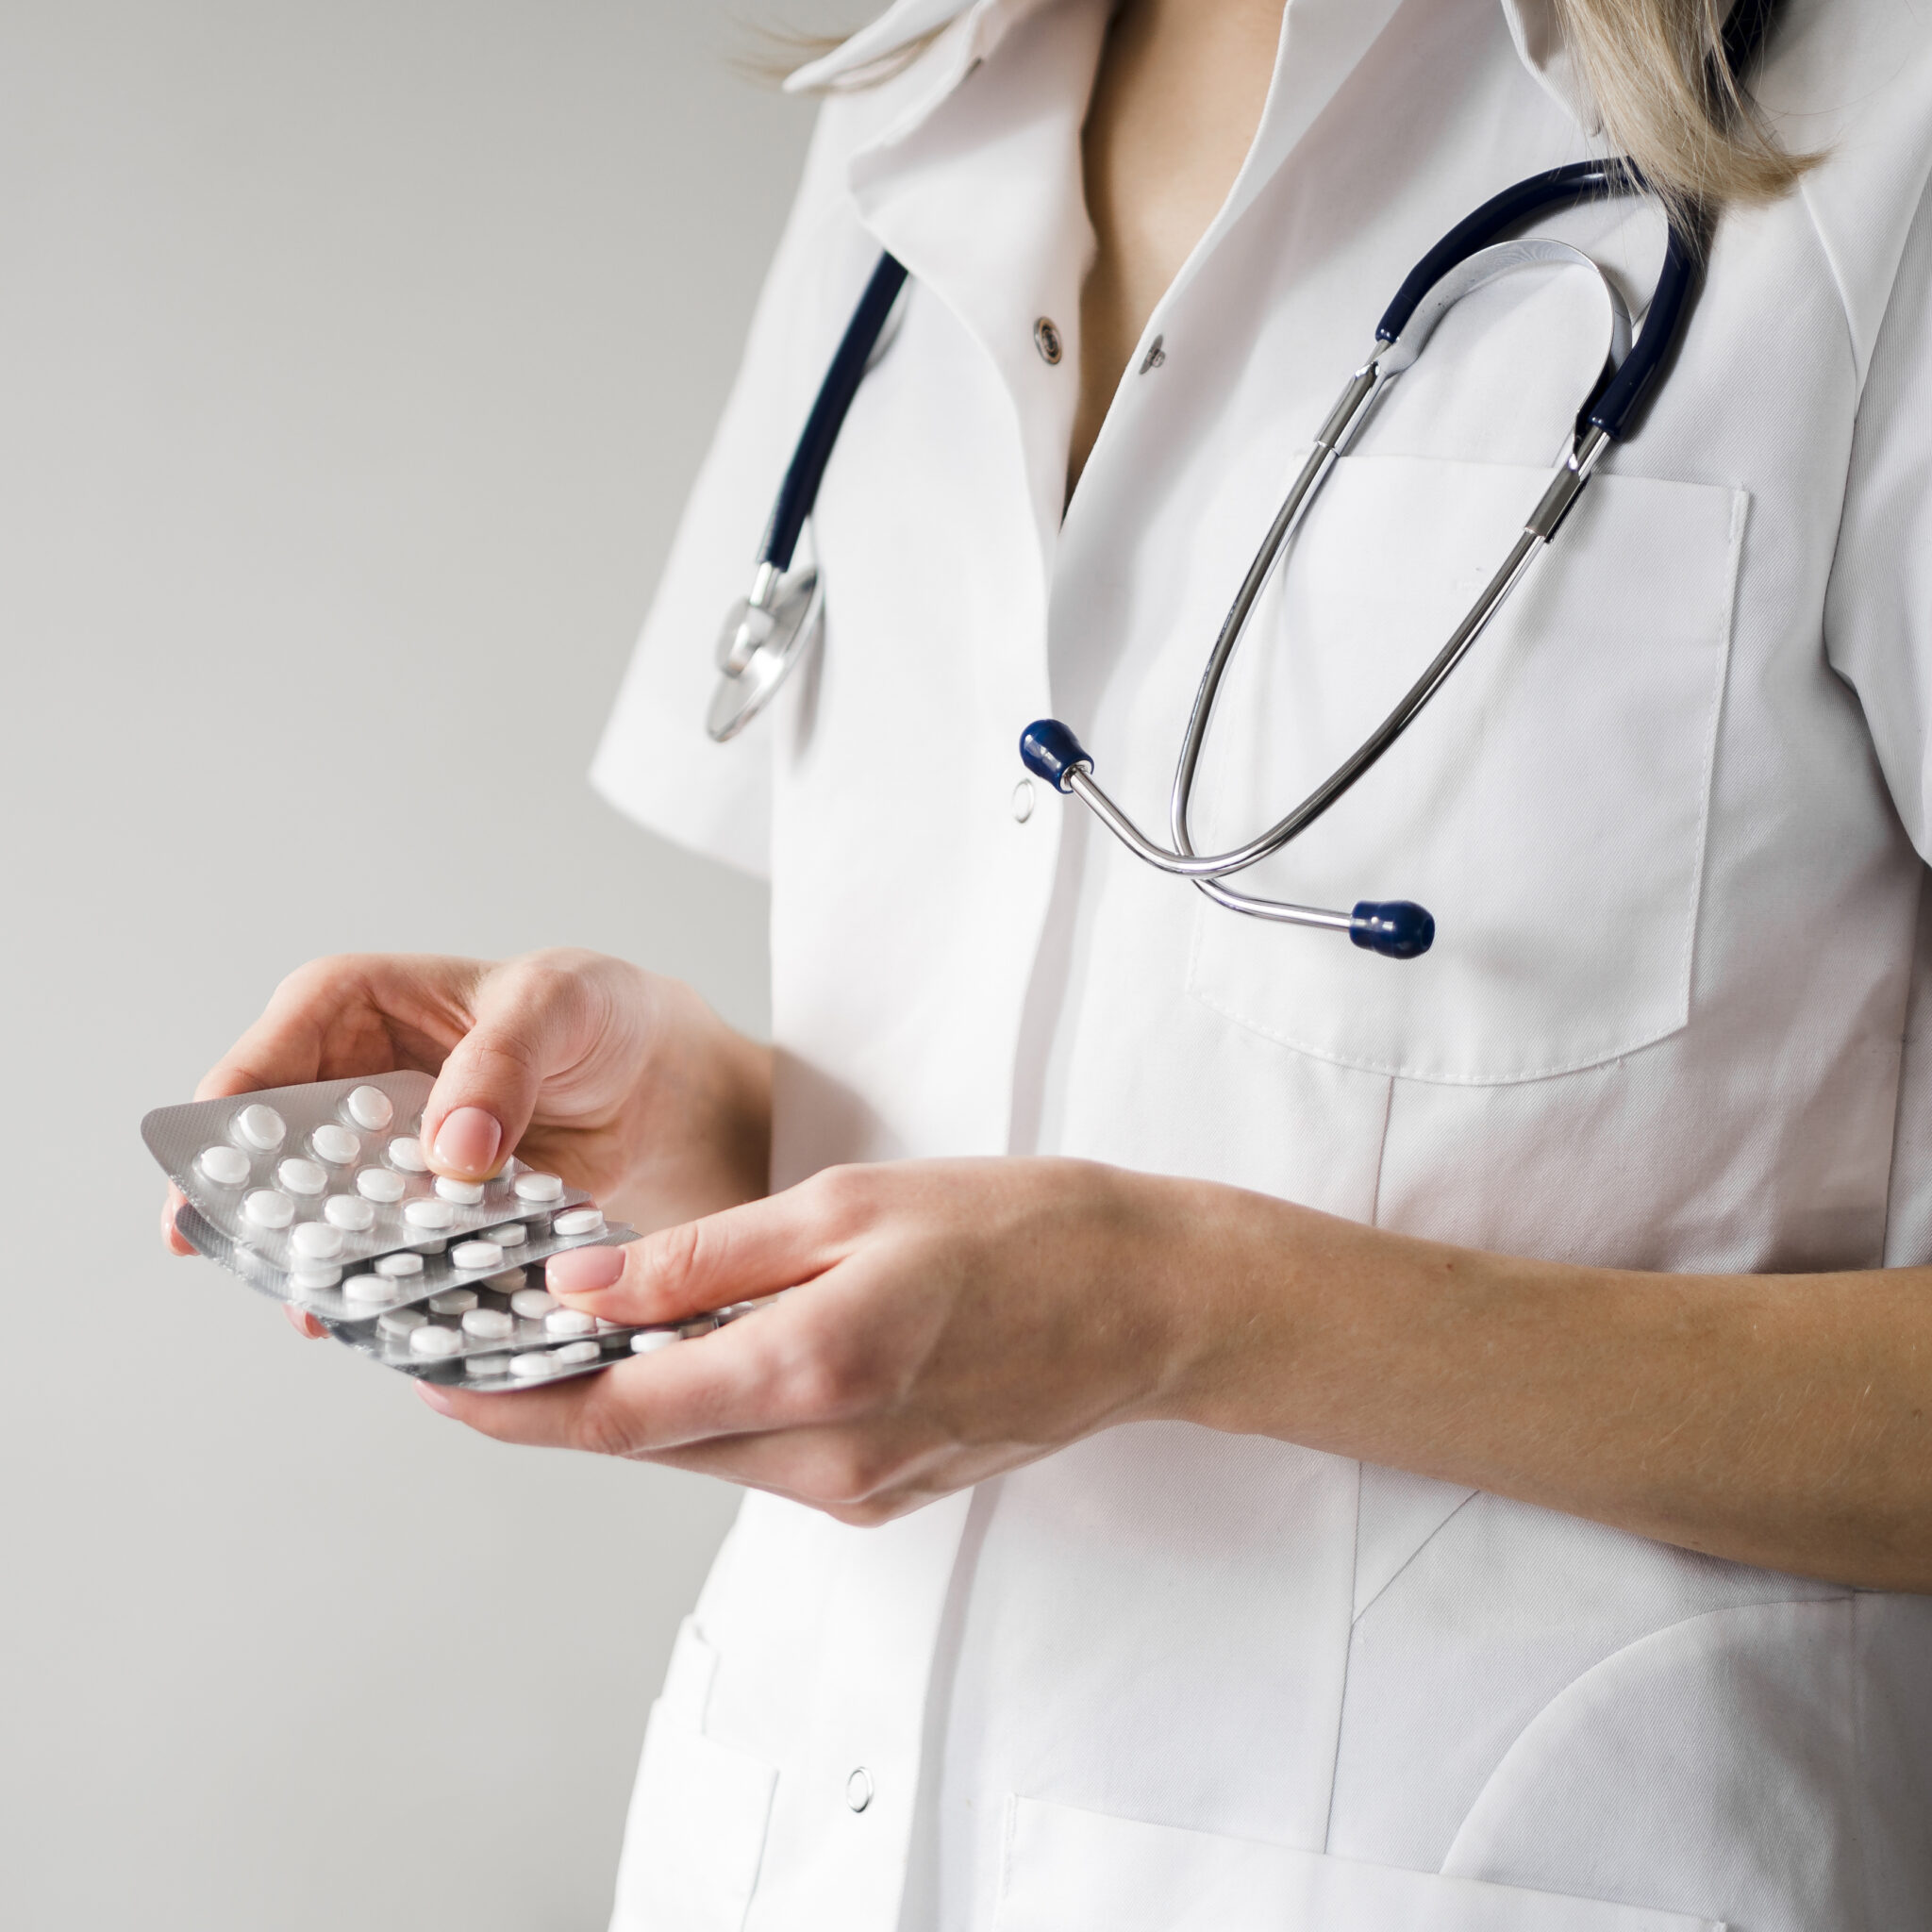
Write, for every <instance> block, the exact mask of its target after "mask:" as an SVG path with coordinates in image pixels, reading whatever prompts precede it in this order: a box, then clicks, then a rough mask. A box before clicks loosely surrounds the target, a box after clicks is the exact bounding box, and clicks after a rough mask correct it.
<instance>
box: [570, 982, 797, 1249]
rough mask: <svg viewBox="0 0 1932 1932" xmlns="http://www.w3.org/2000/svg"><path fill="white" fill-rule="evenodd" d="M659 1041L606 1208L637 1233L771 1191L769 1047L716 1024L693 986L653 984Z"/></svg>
mask: <svg viewBox="0 0 1932 1932" xmlns="http://www.w3.org/2000/svg"><path fill="white" fill-rule="evenodd" d="M650 996H651V998H652V1000H653V1001H654V1002H656V1003H657V1004H658V1008H659V1010H658V1012H657V1013H655V1014H654V1015H653V1026H654V1033H655V1036H656V1038H657V1039H658V1041H659V1042H660V1044H659V1045H658V1048H657V1050H656V1051H654V1052H653V1054H652V1055H651V1057H650V1058H649V1060H648V1062H647V1063H646V1065H645V1067H644V1069H643V1073H642V1075H641V1079H640V1080H639V1082H638V1086H637V1090H636V1091H635V1093H634V1094H633V1096H632V1099H631V1103H630V1107H629V1108H628V1120H627V1123H626V1125H627V1130H628V1141H629V1147H630V1158H629V1160H628V1161H627V1162H626V1167H625V1179H624V1182H623V1184H622V1185H621V1186H620V1187H619V1188H617V1189H616V1190H614V1191H612V1193H611V1197H610V1200H609V1203H608V1205H609V1206H610V1207H611V1208H612V1209H613V1210H614V1211H615V1212H617V1213H619V1214H621V1215H623V1216H624V1217H625V1219H626V1220H629V1221H631V1222H634V1223H635V1224H637V1225H638V1226H639V1227H641V1228H644V1229H647V1230H648V1229H653V1228H659V1227H670V1226H673V1225H675V1224H678V1223H680V1222H686V1221H695V1220H697V1219H699V1218H700V1217H702V1216H704V1215H707V1214H715V1213H717V1212H718V1211H719V1210H720V1209H722V1208H733V1207H736V1206H738V1205H739V1204H740V1203H741V1202H744V1201H755V1200H758V1198H759V1197H760V1196H762V1195H763V1194H764V1192H765V1191H766V1189H767V1188H768V1186H769V1185H770V1179H771V1150H772V1049H771V1048H770V1047H769V1046H767V1045H764V1044H763V1043H762V1042H760V1041H755V1040H752V1039H750V1038H748V1037H747V1036H746V1035H744V1034H742V1033H740V1032H738V1031H737V1029H736V1028H734V1027H732V1026H730V1025H728V1024H726V1023H725V1022H724V1021H723V1020H722V1019H720V1018H719V1017H718V1015H717V1014H716V1013H714V1012H713V1011H712V1010H711V1009H710V1008H709V1007H708V1006H707V1005H706V1004H705V1003H704V1001H703V1000H701V999H700V998H699V997H698V996H697V994H696V993H694V992H693V991H691V988H689V987H688V986H685V985H682V984H681V983H679V982H677V981H675V980H665V979H656V978H653V979H652V981H651V983H650Z"/></svg>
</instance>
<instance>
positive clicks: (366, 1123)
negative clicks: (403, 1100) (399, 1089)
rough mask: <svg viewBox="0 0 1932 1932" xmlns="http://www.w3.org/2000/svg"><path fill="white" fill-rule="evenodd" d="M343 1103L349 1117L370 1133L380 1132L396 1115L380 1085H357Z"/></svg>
mask: <svg viewBox="0 0 1932 1932" xmlns="http://www.w3.org/2000/svg"><path fill="white" fill-rule="evenodd" d="M345 1104H346V1106H347V1107H348V1109H349V1118H350V1119H351V1120H352V1121H354V1122H355V1123H356V1124H357V1125H358V1127H367V1128H368V1129H369V1131H370V1132H371V1133H372V1134H379V1133H381V1132H382V1130H383V1128H385V1127H386V1126H388V1125H389V1124H390V1122H391V1121H392V1120H394V1119H395V1117H396V1110H395V1107H394V1105H393V1104H392V1103H391V1100H390V1097H389V1095H388V1094H387V1093H385V1092H384V1091H382V1089H381V1088H380V1087H358V1088H357V1089H356V1090H355V1091H353V1092H352V1093H351V1094H350V1095H349V1098H348V1100H347V1102H346V1103H345Z"/></svg>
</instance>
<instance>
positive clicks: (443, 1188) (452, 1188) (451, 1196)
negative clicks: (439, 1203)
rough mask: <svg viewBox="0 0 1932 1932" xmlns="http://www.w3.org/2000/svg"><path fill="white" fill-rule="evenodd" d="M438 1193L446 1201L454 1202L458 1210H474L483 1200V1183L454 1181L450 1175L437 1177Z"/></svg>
mask: <svg viewBox="0 0 1932 1932" xmlns="http://www.w3.org/2000/svg"><path fill="white" fill-rule="evenodd" d="M436 1191H437V1192H438V1193H439V1194H440V1195H441V1197H442V1198H443V1199H444V1200H445V1201H454V1202H455V1203H456V1204H457V1206H458V1208H474V1207H475V1205H476V1204H477V1202H479V1201H480V1200H482V1198H483V1183H482V1182H481V1181H453V1180H451V1179H450V1177H449V1176H448V1174H438V1175H437V1176H436Z"/></svg>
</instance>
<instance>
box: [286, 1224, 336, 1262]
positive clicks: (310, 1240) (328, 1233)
mask: <svg viewBox="0 0 1932 1932" xmlns="http://www.w3.org/2000/svg"><path fill="white" fill-rule="evenodd" d="M342 1244H343V1235H342V1231H341V1228H339V1227H331V1226H330V1225H329V1224H328V1223H327V1222H325V1221H305V1222H304V1223H303V1224H302V1225H301V1226H300V1227H298V1228H297V1229H296V1230H295V1231H294V1233H292V1234H291V1236H290V1237H289V1246H290V1247H291V1249H292V1250H293V1251H294V1252H295V1253H296V1254H298V1255H300V1256H301V1257H302V1258H303V1259H304V1260H305V1261H333V1260H334V1259H335V1258H336V1257H337V1256H338V1255H340V1254H341V1252H342Z"/></svg>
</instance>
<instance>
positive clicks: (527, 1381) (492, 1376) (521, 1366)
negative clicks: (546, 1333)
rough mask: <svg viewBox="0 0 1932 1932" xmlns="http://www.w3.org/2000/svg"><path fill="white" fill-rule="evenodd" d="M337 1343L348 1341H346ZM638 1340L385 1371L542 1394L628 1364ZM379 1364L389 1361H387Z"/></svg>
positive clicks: (595, 1340)
mask: <svg viewBox="0 0 1932 1932" xmlns="http://www.w3.org/2000/svg"><path fill="white" fill-rule="evenodd" d="M644 1332H647V1333H649V1334H651V1335H653V1336H656V1335H659V1334H664V1333H665V1332H666V1331H664V1330H661V1329H653V1330H649V1331H644ZM339 1339H341V1340H344V1341H346V1340H347V1338H346V1337H341V1338H339ZM638 1339H640V1331H639V1330H637V1329H632V1328H625V1329H622V1330H617V1331H614V1332H612V1333H609V1334H605V1335H586V1336H583V1337H580V1338H579V1339H577V1340H576V1341H564V1342H558V1343H554V1344H548V1345H545V1346H542V1347H538V1348H521V1347H511V1346H509V1345H508V1344H506V1345H504V1346H501V1347H499V1348H496V1349H493V1350H489V1351H481V1352H477V1353H475V1354H471V1355H468V1356H461V1357H447V1358H445V1359H443V1360H441V1361H436V1360H425V1361H422V1362H415V1361H389V1366H391V1368H395V1369H400V1370H401V1371H402V1372H403V1373H404V1374H407V1375H412V1376H414V1377H415V1378H416V1380H418V1381H419V1382H436V1383H439V1384H441V1386H442V1387H443V1388H446V1389H453V1388H461V1389H478V1390H481V1391H484V1392H485V1393H486V1394H502V1393H505V1392H507V1391H513V1390H518V1389H541V1388H542V1387H544V1386H545V1385H546V1384H548V1383H551V1382H568V1381H570V1380H571V1379H572V1378H573V1377H575V1376H577V1375H593V1374H596V1373H597V1372H598V1371H599V1370H600V1369H608V1368H610V1367H612V1366H613V1365H615V1364H616V1363H618V1362H621V1361H627V1360H629V1358H630V1357H631V1355H632V1354H633V1352H634V1351H633V1349H632V1347H631V1344H632V1342H633V1341H636V1340H638ZM669 1340H670V1341H676V1340H677V1334H676V1331H675V1329H674V1330H671V1331H669ZM366 1352H367V1351H365V1353H366ZM383 1359H384V1360H386V1361H388V1360H389V1358H388V1357H383Z"/></svg>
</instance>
